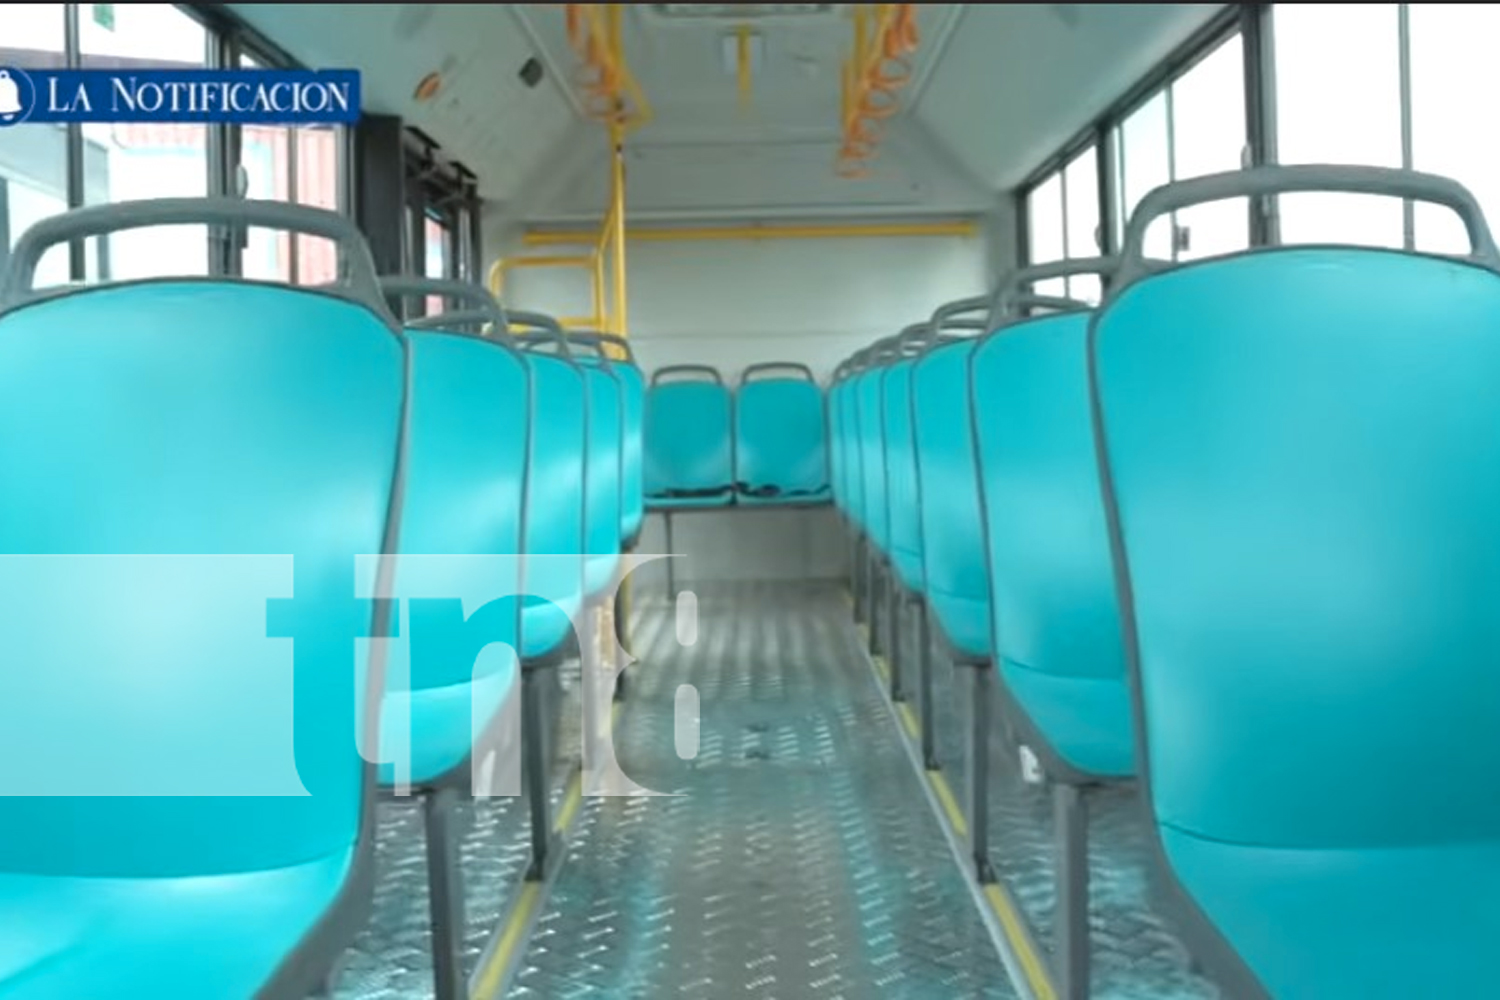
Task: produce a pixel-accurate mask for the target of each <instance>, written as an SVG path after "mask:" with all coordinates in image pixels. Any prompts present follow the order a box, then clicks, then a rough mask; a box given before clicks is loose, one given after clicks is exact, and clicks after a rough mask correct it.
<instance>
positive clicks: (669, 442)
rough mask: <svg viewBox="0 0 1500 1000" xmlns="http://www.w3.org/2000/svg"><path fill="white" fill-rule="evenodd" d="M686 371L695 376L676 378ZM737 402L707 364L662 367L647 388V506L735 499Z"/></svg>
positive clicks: (693, 504) (668, 507)
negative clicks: (682, 378) (734, 402)
mask: <svg viewBox="0 0 1500 1000" xmlns="http://www.w3.org/2000/svg"><path fill="white" fill-rule="evenodd" d="M681 376H692V378H691V380H686V379H684V380H682V381H676V379H678V378H679V377H681ZM732 413H733V405H732V401H731V399H730V395H729V390H728V389H727V388H725V386H724V380H723V378H722V377H720V375H719V373H718V371H717V370H715V369H713V368H710V367H709V366H707V365H671V366H668V367H666V368H660V369H657V371H656V372H655V373H654V374H653V375H652V376H651V387H650V389H649V390H647V392H646V414H645V463H644V464H645V490H646V505H647V506H648V507H650V508H653V509H659V510H673V509H681V508H693V507H725V506H728V505H729V504H731V503H733V502H734V437H733V434H732V432H731V424H732Z"/></svg>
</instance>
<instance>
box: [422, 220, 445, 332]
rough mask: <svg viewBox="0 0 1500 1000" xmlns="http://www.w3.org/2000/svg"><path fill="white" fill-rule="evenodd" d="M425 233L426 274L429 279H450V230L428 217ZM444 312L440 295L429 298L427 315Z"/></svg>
mask: <svg viewBox="0 0 1500 1000" xmlns="http://www.w3.org/2000/svg"><path fill="white" fill-rule="evenodd" d="M424 222H425V223H426V225H425V228H424V229H423V232H424V233H425V234H426V243H427V265H426V266H427V270H426V271H425V272H424V273H425V274H426V275H427V277H429V278H446V277H448V230H447V228H446V227H445V226H444V225H443V224H442V223H441V222H439V221H437V220H436V219H434V218H431V217H428V218H426V219H425V220H424ZM442 311H443V299H442V296H439V295H429V296H428V297H427V315H429V316H431V315H433V314H434V313H440V312H442Z"/></svg>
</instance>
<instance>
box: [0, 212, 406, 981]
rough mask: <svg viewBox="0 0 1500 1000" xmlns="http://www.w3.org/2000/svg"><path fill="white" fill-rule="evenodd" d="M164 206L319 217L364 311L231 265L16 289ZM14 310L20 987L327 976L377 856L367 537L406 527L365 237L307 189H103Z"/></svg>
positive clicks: (48, 226) (10, 882) (374, 619)
mask: <svg viewBox="0 0 1500 1000" xmlns="http://www.w3.org/2000/svg"><path fill="white" fill-rule="evenodd" d="M142 216H144V217H147V218H149V219H151V220H152V221H153V222H154V223H155V224H161V225H167V224H186V223H189V222H197V223H199V224H202V223H204V222H214V223H223V222H227V221H229V220H239V221H250V222H255V223H259V224H262V225H277V224H279V223H283V222H286V223H291V222H293V221H294V220H295V221H302V220H308V219H311V220H313V221H314V223H315V224H316V226H315V228H312V229H308V230H303V231H311V232H314V233H316V234H317V235H320V236H323V237H325V238H331V239H337V240H341V241H342V246H341V250H342V253H343V259H345V260H346V261H349V262H350V263H351V266H353V267H358V269H359V270H360V274H361V278H362V284H361V286H360V287H361V289H363V290H366V291H368V292H369V297H368V298H367V299H366V300H365V301H368V302H370V303H371V305H368V306H366V305H361V304H357V303H356V302H354V301H351V298H346V297H342V296H341V295H338V294H333V293H330V292H320V291H313V290H310V289H303V290H294V289H291V288H288V287H284V286H273V285H262V284H252V283H240V282H230V281H218V280H212V279H196V280H185V281H176V280H164V279H158V280H153V281H147V282H140V283H121V284H116V285H106V286H95V287H86V288H77V289H73V290H69V291H67V292H65V293H62V294H59V295H57V296H56V297H51V298H43V299H36V300H32V301H29V302H24V303H23V302H22V298H23V297H24V294H25V289H26V288H27V287H29V285H30V281H31V275H32V274H33V273H34V269H35V262H36V260H37V259H39V258H40V256H41V253H42V251H44V250H45V249H46V248H48V247H50V246H55V245H57V244H58V243H59V242H65V241H66V240H67V239H69V238H79V239H82V238H85V237H87V236H94V235H102V234H104V233H107V232H110V231H114V230H118V229H120V228H126V227H128V226H129V225H132V224H133V225H140V224H143V223H142V222H139V221H135V220H136V219H138V218H139V217H142ZM265 220H269V221H265ZM352 290H353V289H352V287H351V291H352ZM3 300H4V304H5V308H6V311H5V312H4V313H3V314H0V468H3V469H4V470H5V488H4V489H3V490H0V553H5V556H4V557H3V558H0V601H3V602H4V605H5V607H6V609H7V625H6V631H5V642H6V657H5V658H6V663H7V669H4V670H0V761H3V764H0V830H3V834H0V928H3V931H0V997H4V998H5V1000H58V998H73V997H78V998H83V997H108V996H118V997H152V998H158V1000H199V998H203V997H251V996H254V997H258V998H272V997H275V998H283V997H302V996H305V995H306V994H307V993H308V992H310V991H311V990H312V989H313V988H315V987H316V986H317V985H318V980H320V979H321V978H322V976H323V975H324V974H325V973H326V970H327V969H328V968H329V967H330V965H331V963H332V961H333V960H334V958H335V957H336V956H337V955H338V954H339V953H340V952H341V951H342V949H343V948H344V947H346V946H347V944H348V943H349V942H350V940H352V938H353V936H354V933H355V931H356V930H357V928H358V927H359V926H360V925H361V924H362V922H363V920H364V918H365V915H366V913H367V910H368V904H369V900H370V895H371V891H370V890H371V887H372V884H373V877H374V874H373V825H374V821H373V815H374V813H373V799H374V784H373V780H372V779H373V774H374V770H373V768H372V767H371V766H369V765H367V764H366V763H365V761H363V760H362V759H361V757H360V755H359V752H358V750H357V739H358V738H359V737H360V735H361V734H362V733H363V732H364V731H365V727H366V726H367V725H368V724H369V723H370V722H371V721H372V720H373V719H374V718H375V717H376V713H377V712H378V707H379V697H380V694H381V690H382V688H381V684H382V678H381V676H380V675H379V674H378V673H377V672H376V671H375V668H374V665H373V664H372V663H371V661H370V658H369V657H367V656H365V655H361V654H360V653H359V652H358V645H357V643H356V642H354V641H351V640H353V639H355V638H356V637H360V636H369V635H370V634H371V633H372V632H373V631H375V630H376V629H379V628H381V627H382V625H381V622H380V615H379V614H377V613H375V612H374V610H373V609H372V604H373V602H371V601H369V600H361V599H357V598H356V595H357V594H360V593H369V592H370V591H368V590H362V589H360V588H361V584H360V580H361V575H360V574H359V573H358V572H357V570H356V558H357V557H358V556H370V555H378V554H379V553H381V552H382V551H383V548H384V545H385V539H386V537H387V529H388V518H389V517H390V514H391V497H392V484H393V483H394V482H396V480H397V477H398V467H399V463H398V454H399V450H400V428H401V426H402V416H403V413H402V411H403V407H404V399H405V370H406V364H405V358H404V355H403V349H402V343H401V340H400V338H399V334H398V330H397V328H396V326H395V321H394V319H392V318H391V317H390V316H389V314H388V313H386V312H385V310H384V307H383V306H381V305H378V304H377V303H378V302H379V298H378V292H376V291H375V290H374V273H373V268H372V267H371V265H370V264H369V258H368V250H367V249H364V248H363V245H362V242H361V240H360V237H359V236H358V233H357V232H356V231H355V230H354V229H353V227H352V225H351V224H348V223H346V222H344V220H341V219H339V218H338V217H337V216H334V215H332V213H321V212H316V213H314V210H309V209H301V208H296V207H294V206H285V205H281V206H273V207H271V208H262V207H260V206H256V205H254V204H253V203H252V204H249V205H247V204H246V203H243V202H226V201H209V200H202V201H200V200H197V199H163V200H160V201H157V202H151V203H143V204H128V203H127V204H116V205H109V206H98V207H94V208H89V209H83V210H79V211H77V212H72V213H68V214H66V215H63V216H59V217H55V218H53V219H49V220H46V221H45V222H43V223H41V224H39V225H38V226H36V227H33V229H32V230H30V231H29V232H28V233H27V235H25V236H23V237H22V240H21V241H20V242H19V243H18V244H17V246H16V247H15V249H14V252H13V255H12V258H11V265H10V271H9V273H8V275H7V278H6V282H5V286H4V294H3ZM18 303H21V304H18ZM17 556H20V557H27V556H32V557H36V558H16V557H17ZM51 557H63V558H51ZM374 561H375V560H373V559H372V560H370V562H371V563H373V562H374ZM369 583H370V581H369V579H365V580H364V585H366V586H367V585H368V584H369ZM285 637H292V638H290V639H289V638H285ZM294 719H295V722H294ZM294 731H295V742H293V740H292V734H293V732H294Z"/></svg>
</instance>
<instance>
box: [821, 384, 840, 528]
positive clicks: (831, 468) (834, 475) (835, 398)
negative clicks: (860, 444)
mask: <svg viewBox="0 0 1500 1000" xmlns="http://www.w3.org/2000/svg"><path fill="white" fill-rule="evenodd" d="M844 377H845V376H844V371H843V369H842V368H841V369H839V371H837V372H835V373H834V376H833V382H832V383H831V384H830V385H829V386H828V392H827V394H826V396H825V404H824V406H825V410H824V412H825V414H826V416H825V418H824V419H825V420H826V421H827V424H828V488H829V490H830V491H831V493H832V495H833V505H834V507H836V508H838V509H839V510H840V511H842V510H844V424H843V417H844V415H843V413H842V412H841V411H840V407H841V406H842V402H841V400H842V399H843V395H844Z"/></svg>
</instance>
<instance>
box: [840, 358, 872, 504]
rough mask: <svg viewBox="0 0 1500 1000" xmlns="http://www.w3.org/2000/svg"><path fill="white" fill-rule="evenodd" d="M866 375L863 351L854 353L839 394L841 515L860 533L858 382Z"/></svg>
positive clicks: (861, 441) (861, 476)
mask: <svg viewBox="0 0 1500 1000" xmlns="http://www.w3.org/2000/svg"><path fill="white" fill-rule="evenodd" d="M868 374H869V372H868V370H867V369H866V368H865V361H864V352H863V351H861V352H860V353H859V354H857V355H855V367H854V370H853V371H851V372H850V374H849V376H848V378H847V379H845V381H844V385H843V390H842V391H841V392H840V394H839V403H840V408H841V409H842V411H843V418H842V420H841V421H840V423H841V425H842V426H843V433H842V435H841V438H842V441H843V444H842V449H843V453H844V462H843V464H844V469H845V472H844V477H845V485H844V514H845V516H846V517H847V518H848V519H849V523H850V524H851V525H852V526H853V527H854V530H855V531H857V532H860V533H863V532H864V530H865V515H864V492H865V470H864V438H863V436H862V430H861V427H860V422H859V401H860V397H861V393H860V388H859V387H860V383H861V382H863V380H864V379H865V377H866V376H867V375H868Z"/></svg>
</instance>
